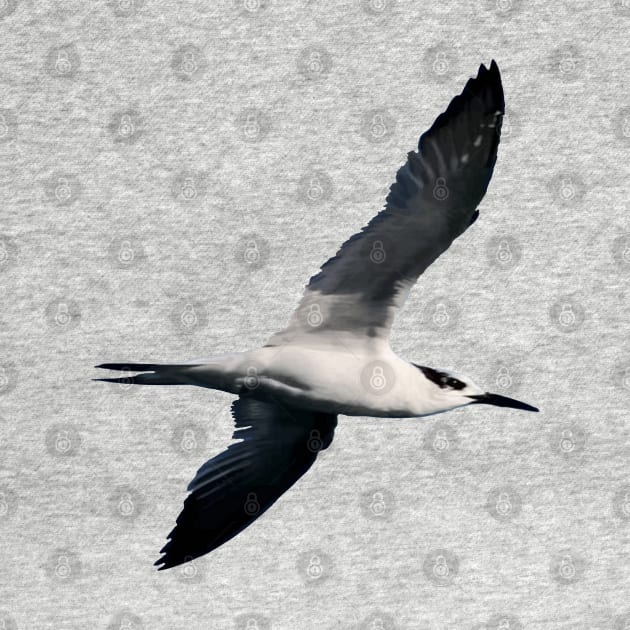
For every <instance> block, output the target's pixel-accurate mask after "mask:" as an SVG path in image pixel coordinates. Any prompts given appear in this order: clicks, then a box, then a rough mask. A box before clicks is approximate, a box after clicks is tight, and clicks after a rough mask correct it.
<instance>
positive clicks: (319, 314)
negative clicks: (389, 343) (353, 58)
mask: <svg viewBox="0 0 630 630" xmlns="http://www.w3.org/2000/svg"><path fill="white" fill-rule="evenodd" d="M503 113H504V100H503V88H502V85H501V76H500V74H499V68H498V67H497V64H496V63H495V62H494V60H493V61H492V63H491V65H490V68H489V69H488V68H486V67H485V66H484V65H483V64H482V65H481V66H480V68H479V72H478V74H477V77H476V78H474V79H469V80H468V82H467V83H466V86H465V88H464V90H463V91H462V93H461V94H460V95H459V96H456V97H455V98H454V99H453V100H452V101H451V103H450V105H449V106H448V108H447V110H446V111H445V112H444V113H442V114H441V115H440V116H438V118H437V119H436V120H435V122H434V123H433V126H432V127H431V128H430V129H429V130H428V131H427V132H425V133H424V134H423V135H422V136H421V137H420V141H419V143H418V151H417V152H416V151H411V152H410V153H409V154H408V156H407V163H406V164H404V165H403V166H402V167H401V168H400V169H399V170H398V173H397V175H396V182H395V183H394V184H393V185H392V186H391V188H390V191H389V195H388V196H387V199H386V203H385V208H384V209H383V210H382V211H381V212H380V213H379V214H377V215H376V216H375V217H374V218H373V219H372V220H371V221H370V222H369V223H368V225H367V226H366V227H364V228H363V230H362V231H361V232H359V233H357V234H355V235H354V236H352V237H351V238H350V239H349V240H348V241H346V242H345V243H344V244H343V245H342V247H341V249H340V250H339V251H338V252H337V254H336V256H334V257H333V258H331V259H330V260H328V262H326V263H325V264H324V265H323V266H322V268H321V271H320V272H319V273H318V274H317V275H315V276H313V277H312V278H311V280H310V283H309V284H308V286H307V287H306V290H305V293H304V296H303V298H302V301H301V302H300V304H299V306H298V308H297V309H296V311H295V312H294V314H293V316H292V318H291V320H290V322H289V325H288V327H287V328H286V329H285V330H283V331H281V332H279V333H276V334H275V335H274V336H272V337H271V339H270V340H269V341H268V343H267V345H269V346H274V345H283V344H286V343H304V344H308V343H309V342H313V343H315V344H317V343H321V342H325V343H330V342H331V341H332V342H333V343H335V342H336V341H339V342H343V340H344V339H350V338H352V337H354V338H357V339H365V338H366V337H372V338H374V337H377V338H382V339H387V338H388V336H389V330H390V327H391V324H392V321H393V318H394V314H395V311H396V309H397V308H399V307H400V306H402V304H403V302H404V300H405V298H406V297H407V294H408V292H409V290H410V289H411V287H412V286H413V284H414V283H415V282H416V280H417V279H418V276H420V274H422V273H423V272H424V270H425V269H426V268H427V267H428V266H429V265H430V264H431V263H432V262H433V261H434V260H435V259H436V258H437V257H438V256H439V255H440V254H441V253H442V252H444V251H445V250H446V249H448V247H449V246H450V244H451V243H452V242H453V240H454V239H455V238H457V237H458V236H459V235H460V234H462V233H463V232H464V231H465V230H466V229H467V228H468V226H469V225H471V224H472V223H473V222H474V220H475V219H476V218H477V214H478V212H477V211H476V208H477V205H478V204H479V202H480V201H481V199H482V197H483V196H484V194H485V192H486V189H487V188H488V184H489V182H490V178H491V176H492V170H493V168H494V164H495V161H496V158H497V147H498V144H499V138H500V130H501V121H502V118H503Z"/></svg>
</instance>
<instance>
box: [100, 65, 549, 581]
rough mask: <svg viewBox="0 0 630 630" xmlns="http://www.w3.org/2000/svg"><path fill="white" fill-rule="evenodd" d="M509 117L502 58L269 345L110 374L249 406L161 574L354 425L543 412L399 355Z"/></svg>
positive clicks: (258, 507) (470, 212) (473, 211)
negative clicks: (427, 283)
mask: <svg viewBox="0 0 630 630" xmlns="http://www.w3.org/2000/svg"><path fill="white" fill-rule="evenodd" d="M503 114H504V98H503V88H502V85H501V76H500V74H499V68H498V67H497V64H496V62H495V61H494V60H493V61H492V63H491V64H490V67H489V68H486V66H485V65H483V64H481V65H480V67H479V71H478V73H477V76H476V77H475V78H471V79H469V80H468V82H467V83H466V86H465V87H464V90H463V91H462V93H461V94H460V95H458V96H456V97H455V98H454V99H453V100H452V101H451V102H450V104H449V106H448V108H447V109H446V111H445V112H443V113H442V114H440V115H439V116H438V117H437V119H436V120H435V122H434V123H433V125H432V127H431V128H430V129H429V130H428V131H427V132H425V133H424V134H423V135H422V136H421V137H420V140H419V143H418V150H417V151H411V152H410V153H409V154H408V156H407V161H406V163H405V164H404V165H403V166H402V167H401V168H400V169H399V170H398V173H397V175H396V181H395V183H394V184H393V185H392V186H391V188H390V191H389V194H388V196H387V198H386V202H385V207H384V209H383V210H382V211H381V212H380V213H379V214H377V215H376V216H375V217H374V218H373V219H372V220H371V221H370V222H369V224H368V225H367V226H366V227H364V228H363V230H362V231H361V232H359V233H357V234H355V235H354V236H352V237H351V238H350V239H349V240H347V241H346V242H345V243H344V244H343V245H342V247H341V249H340V250H339V251H338V252H337V254H336V255H335V256H334V257H332V258H331V259H330V260H328V261H327V262H326V263H325V264H324V265H323V266H322V267H321V270H320V272H319V273H318V274H317V275H315V276H313V277H312V278H311V279H310V282H309V284H308V286H307V287H306V289H305V292H304V295H303V298H302V300H301V302H300V303H299V305H298V307H297V309H296V310H295V312H294V313H293V316H292V317H291V319H290V322H289V324H288V326H287V327H286V328H285V329H284V330H282V331H281V332H278V333H276V334H274V335H273V336H272V337H271V338H270V339H269V341H268V342H267V344H266V345H264V346H262V347H261V348H257V349H255V350H252V351H249V352H239V353H231V354H225V355H219V356H213V357H210V358H208V359H204V360H197V361H187V362H183V363H178V364H170V365H160V364H155V363H105V364H102V365H99V366H97V367H99V368H106V369H110V370H124V371H127V372H129V373H130V374H131V373H132V372H140V373H139V374H135V375H134V376H131V375H130V376H124V377H120V378H103V379H95V380H102V381H107V382H113V383H121V382H122V383H129V382H132V383H137V384H142V385H196V386H200V387H206V388H210V389H217V390H222V391H225V392H229V393H231V394H236V395H237V396H238V398H237V399H236V400H235V401H234V402H233V403H232V415H233V418H234V424H235V427H236V428H235V431H234V433H233V438H234V439H237V440H240V441H238V442H235V443H232V444H231V445H230V446H229V447H228V448H227V449H226V450H225V451H223V452H222V453H220V454H219V455H217V456H216V457H213V458H212V459H210V460H209V461H208V462H206V463H205V464H204V465H203V466H202V467H201V468H200V469H199V470H198V472H197V474H196V476H195V477H194V479H193V480H192V481H191V482H190V484H189V486H188V490H189V491H190V494H189V495H188V496H187V497H186V499H185V501H184V508H183V510H182V512H181V514H180V515H179V517H178V518H177V522H176V526H175V528H174V529H173V530H172V531H171V533H170V534H169V536H168V538H167V543H166V545H165V546H164V547H163V548H162V550H161V552H160V553H161V554H163V555H162V556H161V557H160V558H159V559H158V560H157V561H156V562H155V564H156V565H158V566H159V570H162V569H167V568H170V567H174V566H177V565H180V564H182V563H184V562H187V561H189V560H192V559H193V558H197V557H199V556H202V555H204V554H206V553H208V552H210V551H212V550H213V549H216V548H217V547H219V546H220V545H222V544H223V543H225V542H226V541H228V540H230V539H231V538H232V537H234V536H235V535H236V534H238V533H239V532H240V531H242V530H243V529H244V528H246V527H247V526H249V525H250V524H251V523H252V522H253V521H254V520H256V519H257V518H258V517H259V516H260V515H261V514H262V513H263V512H265V511H266V510H267V509H268V508H269V507H270V506H271V505H272V504H273V503H274V502H275V501H276V500H277V499H278V498H279V497H280V496H281V495H282V494H283V493H284V492H285V491H286V490H287V489H288V488H289V487H291V486H292V485H293V484H294V483H295V482H296V481H297V480H298V479H299V478H300V477H301V476H302V475H303V474H304V473H305V472H306V471H307V470H308V469H309V468H310V467H311V465H312V464H313V462H314V461H315V458H316V457H317V454H318V452H319V451H321V450H323V449H326V448H327V447H328V446H329V445H330V443H331V441H332V439H333V433H334V430H335V427H336V425H337V416H338V415H340V414H344V415H351V416H376V417H385V418H400V417H420V416H428V415H431V414H435V413H440V412H443V411H447V410H450V409H455V408H457V407H463V406H465V405H470V404H478V403H485V404H489V405H498V406H500V407H512V408H515V409H524V410H528V411H538V409H536V407H532V406H531V405H528V404H526V403H523V402H520V401H517V400H513V399H511V398H507V397H505V396H500V395H497V394H492V393H488V392H486V391H485V390H484V389H483V388H481V387H479V386H478V385H476V384H475V383H474V382H473V381H472V380H471V379H469V378H468V377H465V376H462V375H459V374H456V373H453V372H450V371H447V370H440V369H434V368H430V367H427V366H424V365H416V364H414V363H410V362H408V361H405V360H403V359H401V358H400V357H398V356H397V355H396V354H395V353H394V352H393V350H392V349H391V347H390V345H389V331H390V327H391V325H392V321H393V319H394V315H395V313H396V311H397V309H399V308H400V307H401V306H402V305H403V303H404V301H405V299H406V297H407V295H408V293H409V290H410V289H411V287H412V286H413V285H414V283H415V282H416V280H417V279H418V277H419V276H420V275H421V274H422V273H423V272H424V270H425V269H426V268H427V267H428V266H429V265H430V264H431V263H432V262H433V261H434V260H435V259H436V258H437V257H438V256H439V255H440V254H442V253H443V252H444V251H445V250H446V249H448V247H449V246H450V244H451V243H452V241H453V240H454V239H455V238H457V237H458V236H459V235H460V234H462V233H463V232H464V231H465V230H466V229H467V228H468V227H469V226H470V225H472V224H473V223H474V222H475V220H476V219H477V217H478V215H479V211H478V210H477V206H478V205H479V203H480V201H481V199H482V198H483V196H484V194H485V192H486V189H487V187H488V184H489V182H490V178H491V176H492V171H493V168H494V164H495V162H496V158H497V148H498V145H499V139H500V131H501V122H502V118H503Z"/></svg>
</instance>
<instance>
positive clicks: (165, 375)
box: [92, 363, 196, 385]
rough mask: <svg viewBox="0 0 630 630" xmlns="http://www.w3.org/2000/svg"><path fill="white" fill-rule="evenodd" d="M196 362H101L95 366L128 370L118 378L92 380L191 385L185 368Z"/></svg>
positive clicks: (138, 383) (137, 383)
mask: <svg viewBox="0 0 630 630" xmlns="http://www.w3.org/2000/svg"><path fill="white" fill-rule="evenodd" d="M195 365H196V364H192V365H191V364H190V363H188V364H185V365H177V364H172V365H160V364H159V363H102V364H101V365H97V366H96V367H97V368H103V369H105V370H120V371H123V372H129V374H127V375H125V376H121V377H118V378H93V379H92V380H93V381H104V382H106V383H124V384H127V385H132V384H136V385H191V384H192V383H191V381H190V379H189V378H188V376H187V374H186V370H187V368H191V367H195ZM132 372H143V374H132Z"/></svg>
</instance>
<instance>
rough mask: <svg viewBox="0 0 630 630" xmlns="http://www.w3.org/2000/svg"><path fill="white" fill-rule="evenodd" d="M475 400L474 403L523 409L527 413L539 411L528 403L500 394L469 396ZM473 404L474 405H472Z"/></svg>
mask: <svg viewBox="0 0 630 630" xmlns="http://www.w3.org/2000/svg"><path fill="white" fill-rule="evenodd" d="M468 398H472V399H473V403H483V404H485V405H496V406H497V407H511V408H512V409H523V410H525V411H538V409H537V408H536V407H532V406H531V405H528V404H527V403H524V402H521V401H520V400H514V398H508V397H507V396H501V395H500V394H490V393H488V392H486V393H485V394H477V395H476V396H468ZM471 404H472V403H471Z"/></svg>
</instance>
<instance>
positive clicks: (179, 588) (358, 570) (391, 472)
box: [0, 0, 630, 630]
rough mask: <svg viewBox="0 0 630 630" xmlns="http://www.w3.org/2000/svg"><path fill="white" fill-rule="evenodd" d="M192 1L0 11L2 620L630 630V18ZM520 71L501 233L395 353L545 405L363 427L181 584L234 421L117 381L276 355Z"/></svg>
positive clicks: (430, 290)
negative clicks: (184, 518) (452, 119)
mask: <svg viewBox="0 0 630 630" xmlns="http://www.w3.org/2000/svg"><path fill="white" fill-rule="evenodd" d="M183 4H184V5H185V6H180V3H177V2H175V0H169V1H164V0H162V1H158V0H144V1H142V0H111V1H109V2H105V1H96V0H95V1H94V2H89V3H85V2H80V1H79V0H67V1H65V2H62V3H61V2H60V3H57V2H47V1H35V0H2V1H1V2H0V83H1V92H0V195H1V205H0V213H1V218H2V223H1V228H0V233H1V236H0V281H1V283H2V285H1V286H2V309H1V311H0V321H1V328H0V341H1V350H2V353H1V356H0V394H1V396H0V449H1V450H0V453H1V460H0V535H1V537H2V554H1V558H2V563H1V564H2V569H1V571H2V577H1V578H0V609H1V610H2V613H1V615H2V616H0V620H1V621H2V623H3V625H1V626H0V627H2V628H7V629H11V630H13V629H15V628H103V629H105V628H109V629H116V630H119V629H121V630H124V629H129V628H132V629H134V630H137V629H140V628H144V629H147V630H148V629H149V628H151V629H153V628H168V629H171V628H187V629H188V628H191V629H197V628H199V629H202V628H203V629H206V628H213V629H214V628H221V629H223V628H238V629H242V630H245V629H248V630H255V629H256V628H259V629H261V630H263V629H271V628H273V629H276V630H277V629H293V628H303V629H305V630H310V629H315V628H317V629H319V628H326V629H332V628H344V629H346V628H352V629H358V628H361V629H376V630H378V629H379V628H381V629H383V628H384V629H386V630H392V629H394V628H396V629H411V628H420V629H430V630H433V629H435V630H438V629H439V630H447V629H448V630H451V629H465V630H473V629H475V630H480V629H482V628H483V629H490V628H491V629H499V628H502V629H503V630H506V629H508V630H521V629H527V630H530V629H542V628H549V629H553V630H556V629H557V630H559V629H565V628H566V629H571V630H585V629H593V628H595V629H598V630H600V629H602V630H603V629H614V630H622V629H624V628H628V627H630V606H629V604H628V601H629V595H630V566H629V555H630V542H629V533H630V478H629V475H628V460H629V455H630V435H629V427H630V420H629V418H628V402H629V401H630V352H629V350H630V342H629V341H628V339H627V329H628V326H627V320H628V315H629V307H628V294H627V289H626V283H627V280H628V274H629V272H630V228H629V227H628V218H627V217H628V214H627V213H628V181H629V177H630V168H629V166H628V164H629V163H630V160H629V154H628V153H629V148H630V103H629V102H628V94H629V93H630V91H629V90H630V58H629V54H628V52H629V50H628V44H627V35H628V29H629V28H630V5H629V3H628V2H626V1H625V0H616V1H615V2H604V1H602V2H598V3H597V2H585V1H577V0H570V1H569V0H565V1H564V2H559V3H548V2H530V3H525V2H517V1H516V0H496V1H495V0H488V1H487V2H486V1H484V0H477V1H476V2H472V3H468V5H467V6H466V7H463V6H462V5H463V3H460V4H459V5H456V4H450V3H443V2H415V3H412V2H403V1H399V2H395V1H393V0H366V1H363V2H361V1H359V0H356V1H352V2H351V1H346V2H337V3H328V4H326V3H316V2H309V1H307V0H303V1H296V2H293V3H286V2H280V1H279V0H274V1H272V0H238V2H236V3H234V2H230V1H228V0H223V1H220V2H202V1H196V2H187V3H183ZM493 57H494V58H496V59H497V61H498V63H499V66H500V68H501V71H502V75H503V82H504V88H505V95H506V103H507V116H506V120H505V123H504V127H503V140H502V143H501V147H500V151H499V159H498V163H497V167H496V170H495V176H494V179H493V181H492V183H491V186H490V189H489V193H488V195H487V197H486V198H485V199H484V201H483V204H482V208H481V217H480V219H479V221H478V222H477V224H476V225H475V226H474V228H472V229H471V230H469V231H468V232H467V233H466V234H465V235H464V236H462V237H461V238H460V239H459V240H458V241H457V242H456V243H455V244H454V246H453V247H452V248H451V249H450V250H449V252H448V253H447V254H446V255H445V256H444V257H442V258H441V259H440V260H439V261H438V262H437V263H436V264H435V265H434V266H433V267H432V268H431V269H430V271H429V272H428V273H427V274H426V276H425V277H423V278H422V279H421V281H420V283H419V284H418V286H417V287H416V289H415V290H414V292H413V293H412V294H411V296H410V298H409V300H408V303H407V305H406V308H405V310H404V312H403V313H402V314H401V315H400V317H399V318H398V320H397V322H396V326H395V329H394V332H393V339H392V343H393V346H394V349H395V350H396V351H397V352H399V353H400V354H401V355H402V356H404V357H407V358H409V359H410V360H415V361H417V362H420V361H421V362H423V363H424V364H427V365H433V366H436V367H456V368H457V369H459V370H460V371H462V372H464V373H468V374H470V375H472V376H473V377H474V378H475V379H476V380H477V381H478V382H479V383H483V384H485V385H486V386H487V387H488V389H492V390H495V391H499V392H504V393H507V394H508V395H514V396H517V397H520V398H522V399H523V400H526V401H528V402H530V403H533V404H536V405H538V406H540V408H541V413H540V414H538V415H534V414H526V413H522V412H517V411H510V410H505V409H504V410H502V409H498V408H496V409H495V408H489V407H481V406H480V407H478V408H470V409H463V410H458V411H456V412H453V413H449V414H444V415H438V416H434V417H431V418H427V419H424V420H411V419H410V420H377V419H373V418H342V419H341V422H340V425H339V428H338V429H337V432H336V438H335V441H334V442H333V444H332V446H331V448H330V449H328V450H327V451H326V452H324V453H323V454H322V455H321V456H320V458H319V460H318V462H317V463H316V465H315V466H314V467H313V469H312V470H311V471H310V472H309V473H308V474H307V475H306V476H305V477H304V478H303V479H302V480H301V481H300V482H299V483H298V484H297V486H296V487H295V488H294V489H293V490H291V492H289V493H288V494H287V495H286V496H285V497H283V498H282V499H281V500H280V501H279V502H278V503H277V505H276V506H275V507H274V508H273V509H272V510H270V511H269V512H268V513H267V514H265V515H264V516H263V517H262V518H261V519H260V520H259V521H258V522H257V523H256V524H255V525H253V526H252V527H250V528H249V529H247V530H246V531H245V532H243V533H242V534H241V535H240V536H238V537H237V538H236V539H234V540H233V541H231V542H230V543H228V544H226V545H225V546H223V547H222V548H220V549H219V550H217V551H215V552H214V553H212V554H211V555H209V556H206V557H204V558H201V559H199V560H197V561H195V562H194V563H193V564H191V565H187V566H186V567H185V568H184V569H174V570H171V571H167V572H160V573H158V572H156V571H155V569H154V568H153V567H152V562H153V561H154V560H155V559H156V558H157V557H158V551H159V549H160V547H161V546H162V544H163V543H164V539H165V536H166V534H167V533H168V532H169V531H170V529H171V527H172V526H173V523H174V519H175V517H176V516H177V514H178V513H179V511H180V508H181V504H182V501H183V499H184V497H185V487H186V484H187V483H188V481H189V480H190V478H191V477H192V476H193V474H194V472H195V471H196V469H197V468H198V466H200V465H201V463H202V462H203V461H204V460H205V459H207V458H208V457H209V456H211V455H214V454H216V453H217V452H219V451H220V450H222V449H223V448H224V447H225V446H226V445H227V443H228V442H229V439H230V435H231V432H232V426H231V420H230V417H229V402H230V397H229V396H228V395H225V394H222V393H218V392H211V391H205V390H201V389H195V388H186V387H183V388H166V387H164V388H141V387H139V386H131V387H121V386H110V385H107V384H104V383H94V382H92V381H90V378H92V377H95V376H102V374H99V373H98V372H99V371H97V370H94V369H93V368H92V366H93V365H95V364H97V363H101V362H104V361H117V360H130V361H131V360H141V361H144V360H155V361H164V362H168V361H177V360H180V359H189V358H194V357H198V356H204V355H206V356H207V355H211V354H213V353H220V352H224V351H230V350H245V349H247V348H250V347H253V346H256V345H257V344H262V343H263V342H265V340H266V339H267V338H268V336H269V335H270V334H271V333H272V332H274V331H275V330H277V329H279V328H281V327H282V326H284V324H285V323H286V321H287V319H288V317H289V314H290V312H291V310H292V309H293V307H294V306H295V304H296V303H297V300H298V298H299V296H300V294H301V291H302V287H303V285H304V283H305V282H306V281H307V279H308V278H309V276H310V275H311V274H313V273H314V272H315V271H316V270H317V268H318V267H319V265H320V264H321V263H322V262H323V261H324V260H325V259H326V258H327V257H329V256H330V255H332V254H333V253H334V252H335V251H336V248H337V246H338V245H339V244H340V243H341V242H342V241H343V240H344V239H345V238H346V237H348V236H349V235H350V234H351V233H353V232H355V231H357V230H358V229H359V228H360V227H361V226H362V225H364V224H365V223H366V222H367V220H368V219H369V218H370V217H371V216H372V215H373V214H374V213H375V212H376V211H378V210H379V209H380V208H381V206H382V204H383V201H384V197H385V194H386V191H387V189H388V187H389V185H390V183H391V181H392V179H393V176H394V174H395V171H396V169H397V168H398V167H399V166H400V165H401V164H402V162H403V160H404V159H405V156H406V153H407V151H409V150H411V149H412V148H414V147H415V146H416V143H417V139H418V136H419V134H420V133H421V132H422V131H423V130H425V129H426V128H427V127H428V126H429V125H430V124H431V123H432V121H433V120H434V118H435V117H436V116H437V114H439V113H440V112H441V111H442V110H443V109H444V108H445V107H446V106H447V104H448V102H449V100H450V99H451V98H452V97H453V96H454V95H455V94H457V93H459V92H460V90H461V89H462V87H463V85H464V83H465V81H466V79H467V78H468V77H469V76H471V75H474V74H476V71H477V68H478V65H479V63H480V62H486V63H488V62H489V61H490V59H491V58H493Z"/></svg>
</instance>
